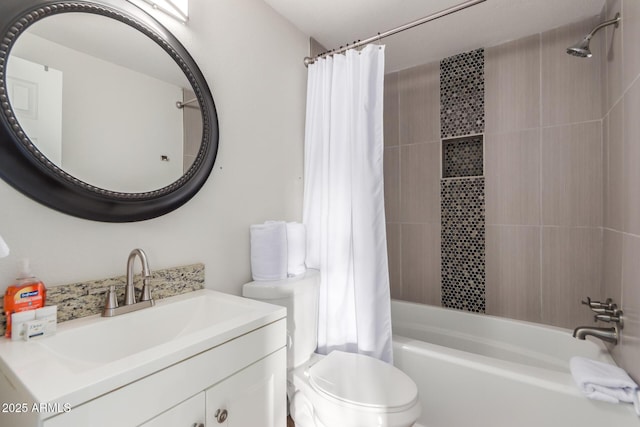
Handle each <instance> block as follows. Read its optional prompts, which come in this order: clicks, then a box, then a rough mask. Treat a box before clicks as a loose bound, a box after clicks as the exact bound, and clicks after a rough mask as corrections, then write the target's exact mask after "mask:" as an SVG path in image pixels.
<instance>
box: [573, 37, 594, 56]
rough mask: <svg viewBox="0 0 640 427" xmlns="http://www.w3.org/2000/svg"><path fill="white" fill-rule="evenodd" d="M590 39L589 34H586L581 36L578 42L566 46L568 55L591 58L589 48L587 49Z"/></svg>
mask: <svg viewBox="0 0 640 427" xmlns="http://www.w3.org/2000/svg"><path fill="white" fill-rule="evenodd" d="M590 41H591V36H587V37H585V38H583V39H582V40H580V41H579V42H578V43H576V44H574V45H573V46H571V47H568V48H567V53H568V54H569V55H573V56H577V57H578V58H591V56H592V53H591V49H589V42H590Z"/></svg>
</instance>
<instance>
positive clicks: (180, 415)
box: [140, 392, 205, 427]
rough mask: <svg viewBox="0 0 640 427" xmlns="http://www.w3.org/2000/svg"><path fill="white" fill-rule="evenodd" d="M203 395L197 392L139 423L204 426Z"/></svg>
mask: <svg viewBox="0 0 640 427" xmlns="http://www.w3.org/2000/svg"><path fill="white" fill-rule="evenodd" d="M204 422H205V397H204V392H202V393H198V394H196V395H195V396H193V397H192V398H190V399H187V400H185V401H184V402H182V403H180V404H179V405H177V406H174V407H173V408H171V409H169V410H168V411H165V412H163V413H161V414H160V415H158V416H157V417H154V418H152V419H150V420H149V421H147V422H145V423H143V424H141V425H140V427H204Z"/></svg>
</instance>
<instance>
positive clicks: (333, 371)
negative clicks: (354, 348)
mask: <svg viewBox="0 0 640 427" xmlns="http://www.w3.org/2000/svg"><path fill="white" fill-rule="evenodd" d="M316 360H317V359H316ZM314 362H315V363H312V364H311V366H309V365H307V367H306V368H305V369H304V371H303V372H301V370H298V371H297V372H296V373H294V375H295V377H296V378H297V380H295V382H296V383H297V384H296V385H297V387H296V388H298V389H299V390H300V391H302V393H303V395H304V398H305V399H307V400H308V401H309V403H310V404H311V405H312V407H313V408H314V416H315V417H316V418H317V420H318V421H320V423H316V425H324V426H336V425H340V426H344V427H355V426H358V427H360V426H366V427H372V426H384V427H405V426H411V425H412V424H413V423H414V422H415V420H416V419H417V418H418V416H419V415H420V403H419V400H418V389H417V387H416V385H415V383H414V382H413V381H412V380H411V379H410V378H409V377H408V376H407V375H406V374H405V373H404V372H402V371H400V370H399V369H398V368H395V367H394V366H392V365H390V364H387V363H385V362H382V361H380V360H378V359H374V358H372V357H369V356H365V355H361V354H354V353H345V352H342V351H333V352H332V353H330V354H329V355H328V356H326V357H323V358H321V359H320V360H318V361H314ZM300 374H303V375H300Z"/></svg>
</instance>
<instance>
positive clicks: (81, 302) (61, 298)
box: [0, 264, 204, 334]
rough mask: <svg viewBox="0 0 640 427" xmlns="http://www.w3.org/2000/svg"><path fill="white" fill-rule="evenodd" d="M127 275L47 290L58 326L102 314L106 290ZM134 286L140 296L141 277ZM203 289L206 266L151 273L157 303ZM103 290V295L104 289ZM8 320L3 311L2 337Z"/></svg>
mask: <svg viewBox="0 0 640 427" xmlns="http://www.w3.org/2000/svg"><path fill="white" fill-rule="evenodd" d="M125 279H126V278H125V276H117V277H110V278H107V279H99V280H90V281H83V282H77V283H70V284H67V285H61V286H52V287H50V288H48V289H47V299H46V304H45V305H48V306H49V305H57V306H58V323H60V322H65V321H67V320H72V319H77V318H80V317H85V316H91V315H93V314H99V313H101V312H102V308H103V306H104V301H105V294H106V289H108V288H109V286H111V285H124V283H125ZM134 285H135V287H136V291H137V293H138V292H140V289H141V287H142V279H141V277H140V275H139V274H138V275H136V276H135V279H134ZM203 288H204V264H192V265H186V266H181V267H173V268H167V269H164V270H156V271H152V276H151V296H152V297H153V299H155V300H159V299H163V298H168V297H172V296H175V295H180V294H184V293H187V292H192V291H197V290H199V289H203ZM102 289H104V292H102V291H101V290H102ZM117 293H118V301H122V300H123V299H124V287H122V286H121V287H120V288H118V289H117ZM5 325H6V318H5V315H4V310H3V311H2V313H1V314H0V334H4V330H5Z"/></svg>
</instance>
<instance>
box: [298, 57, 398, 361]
mask: <svg viewBox="0 0 640 427" xmlns="http://www.w3.org/2000/svg"><path fill="white" fill-rule="evenodd" d="M383 82H384V46H377V45H369V46H367V47H365V48H364V49H363V50H362V51H360V52H358V51H355V50H349V51H347V52H346V54H345V55H335V56H334V57H329V58H326V59H320V60H318V61H317V62H316V63H315V64H312V65H310V66H309V76H308V84H307V118H306V131H305V185H304V207H303V222H304V223H305V225H306V227H307V240H308V243H307V267H309V268H317V269H319V270H320V272H321V287H320V302H319V318H318V352H319V353H322V354H328V353H329V352H331V351H332V350H344V351H349V352H353V353H362V354H366V355H370V356H373V357H376V358H378V359H381V360H384V361H387V362H389V363H392V358H393V354H392V347H391V314H390V294H389V269H388V265H387V246H386V231H385V216H384V193H383V148H384V147H383V129H382V111H383Z"/></svg>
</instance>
